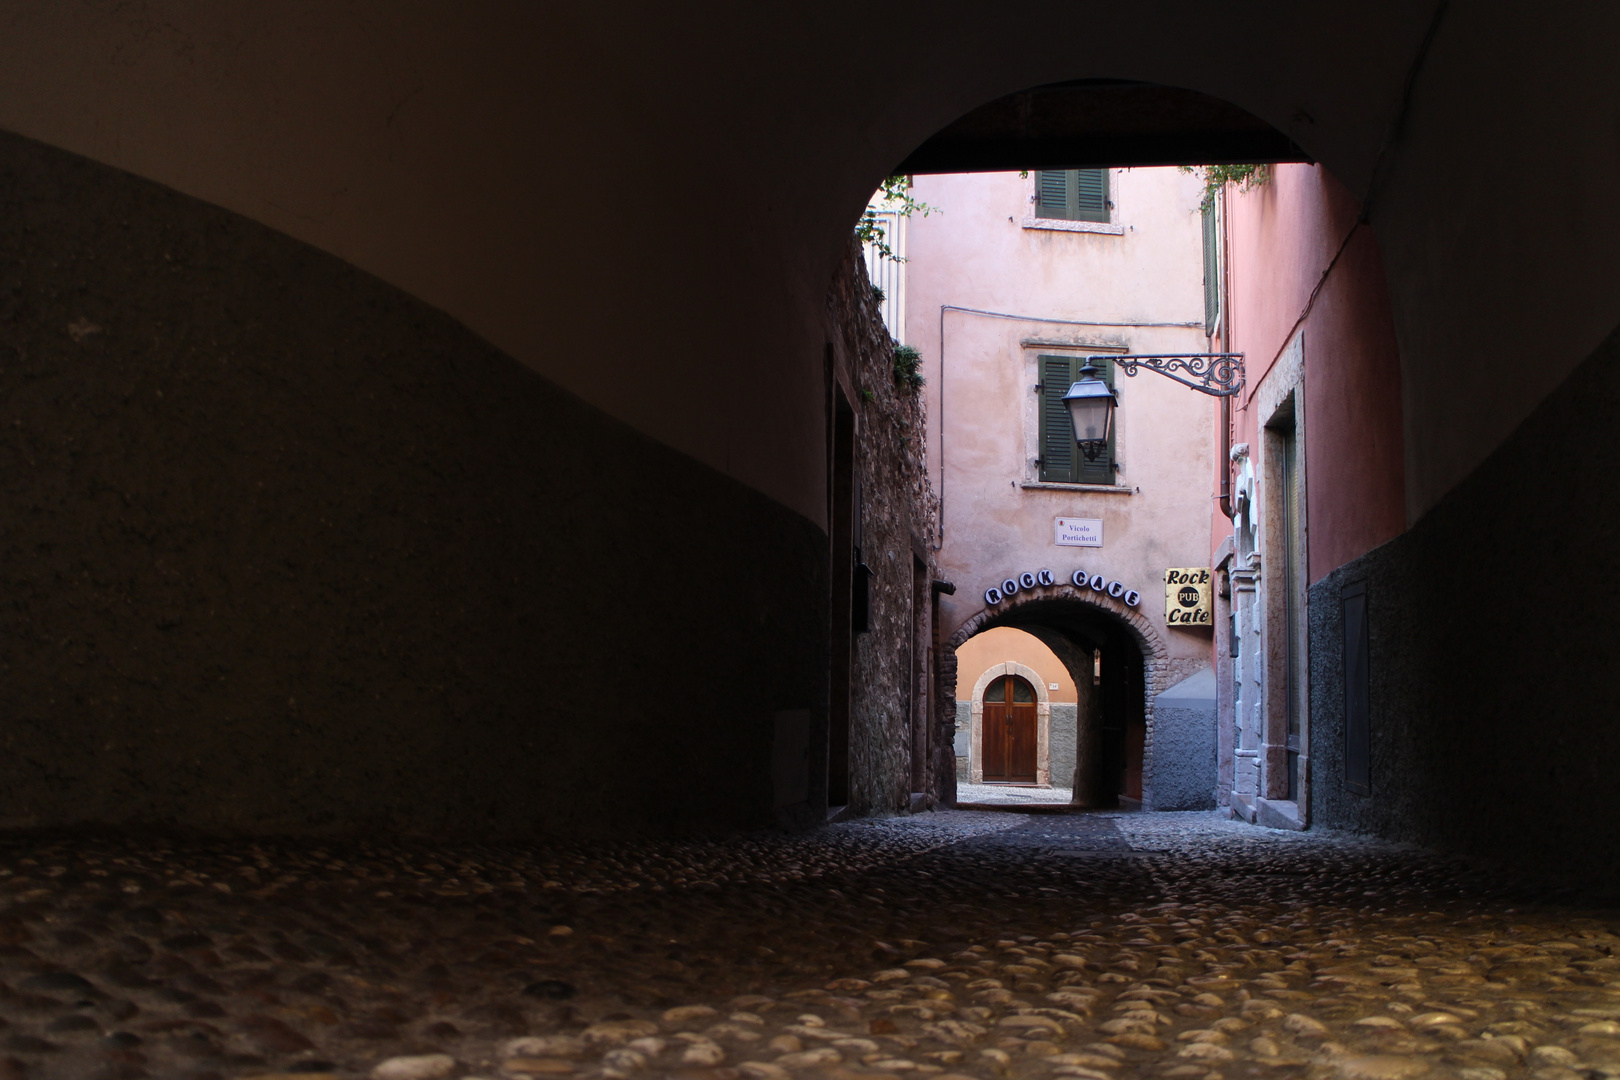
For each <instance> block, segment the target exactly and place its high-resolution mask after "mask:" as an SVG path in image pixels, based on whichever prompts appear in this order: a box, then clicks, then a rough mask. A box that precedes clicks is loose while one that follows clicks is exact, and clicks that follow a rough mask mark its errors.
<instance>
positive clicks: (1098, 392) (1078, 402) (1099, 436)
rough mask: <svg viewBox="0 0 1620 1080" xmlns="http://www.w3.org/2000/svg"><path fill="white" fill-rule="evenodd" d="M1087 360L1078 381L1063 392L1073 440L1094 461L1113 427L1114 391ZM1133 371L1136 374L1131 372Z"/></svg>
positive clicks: (1105, 445) (1106, 442)
mask: <svg viewBox="0 0 1620 1080" xmlns="http://www.w3.org/2000/svg"><path fill="white" fill-rule="evenodd" d="M1099 374H1100V373H1099V372H1098V370H1097V369H1096V368H1095V367H1093V366H1092V363H1091V361H1090V360H1087V361H1086V366H1085V367H1083V368H1081V369H1080V380H1079V381H1078V382H1076V383H1075V384H1074V385H1073V386H1071V387H1069V392H1068V393H1067V394H1064V395H1063V404H1065V405H1067V406H1068V407H1069V419H1070V420H1071V421H1073V423H1074V439H1075V442H1077V443H1079V444H1080V452H1081V453H1082V454H1084V455H1085V456H1086V460H1087V461H1096V460H1097V457H1098V455H1099V454H1102V453H1104V452H1106V451H1107V449H1108V436H1109V435H1110V434H1112V432H1113V428H1114V404H1115V398H1114V391H1113V390H1112V389H1110V388H1109V386H1108V384H1107V383H1105V382H1103V381H1102V379H1100V378H1098V375H1099ZM1132 374H1135V373H1134V372H1133V373H1132Z"/></svg>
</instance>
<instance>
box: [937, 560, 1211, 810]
mask: <svg viewBox="0 0 1620 1080" xmlns="http://www.w3.org/2000/svg"><path fill="white" fill-rule="evenodd" d="M1003 626H1005V627H1012V628H1015V629H1018V630H1022V631H1024V632H1025V633H1028V634H1030V635H1032V636H1034V637H1035V638H1037V639H1039V641H1040V642H1041V643H1042V644H1044V645H1046V646H1047V648H1049V649H1051V651H1052V653H1053V654H1054V655H1055V656H1056V657H1057V658H1058V660H1059V661H1061V662H1062V664H1063V666H1064V668H1065V669H1067V671H1068V672H1069V674H1070V676H1071V678H1072V679H1073V682H1074V687H1075V693H1076V697H1077V703H1076V706H1075V712H1074V721H1073V723H1074V726H1075V731H1074V732H1073V735H1072V737H1073V739H1074V757H1073V761H1074V765H1073V770H1072V774H1071V775H1070V776H1055V775H1054V776H1052V777H1051V782H1052V783H1053V784H1054V785H1055V786H1062V787H1069V786H1071V785H1072V786H1073V791H1074V796H1073V802H1074V803H1075V804H1076V805H1081V806H1095V807H1108V806H1120V805H1123V806H1134V805H1138V804H1141V805H1145V806H1150V805H1151V804H1152V772H1151V755H1150V754H1149V753H1148V752H1147V751H1148V748H1149V747H1150V746H1151V744H1152V730H1153V715H1152V712H1153V696H1154V695H1155V694H1157V693H1159V692H1160V691H1162V690H1164V689H1166V688H1168V687H1169V686H1170V685H1172V684H1174V683H1175V682H1177V681H1178V680H1179V679H1180V678H1182V677H1183V676H1184V675H1186V674H1188V673H1189V672H1187V671H1183V670H1181V669H1182V667H1183V666H1186V664H1185V662H1184V661H1178V660H1175V659H1172V658H1171V656H1170V653H1169V650H1168V648H1167V646H1166V644H1165V642H1164V641H1163V640H1162V639H1161V637H1160V635H1159V633H1158V631H1157V630H1156V629H1155V628H1154V627H1153V626H1152V624H1151V622H1150V621H1149V620H1148V619H1147V618H1146V617H1145V616H1143V615H1142V614H1141V612H1140V611H1139V610H1137V609H1133V608H1130V607H1127V606H1126V605H1125V604H1124V603H1123V602H1122V601H1120V600H1117V599H1114V598H1111V597H1108V596H1106V594H1101V593H1096V592H1094V591H1093V590H1090V589H1079V588H1075V587H1072V586H1069V585H1060V586H1051V587H1047V588H1044V589H1041V590H1040V591H1038V592H1032V593H1028V594H1021V595H1019V596H1018V597H1016V598H1014V599H1010V600H1008V601H1006V602H1004V603H1002V604H999V605H997V606H996V607H993V608H986V609H984V610H983V611H981V612H979V613H978V614H977V615H975V616H973V617H972V618H970V619H968V620H967V621H966V622H965V623H963V624H961V625H960V626H959V627H958V628H957V629H956V631H955V632H954V633H952V634H951V635H949V637H948V639H947V641H946V643H945V644H946V648H945V649H944V650H942V655H941V657H940V669H941V683H942V687H941V689H942V697H944V698H945V699H946V700H947V701H951V700H953V699H954V698H955V697H956V676H957V670H956V665H957V657H956V649H957V648H958V647H960V646H961V645H963V644H965V643H966V642H967V641H968V640H969V639H971V638H973V637H974V636H975V635H977V634H980V633H983V632H985V631H987V630H991V629H994V628H996V627H1003ZM1007 674H1014V673H1010V672H1008V673H1002V674H1000V675H997V673H996V672H995V669H994V668H992V669H991V670H990V671H989V672H986V673H985V675H984V676H981V677H980V679H979V681H980V683H981V684H982V689H983V692H984V693H985V695H986V697H985V700H984V703H983V704H984V708H983V712H984V714H985V716H986V717H989V716H990V715H991V712H992V710H991V707H990V706H991V701H992V700H996V701H997V702H998V703H999V704H1000V705H1001V706H1002V707H1003V708H1005V707H1007V705H1008V704H1009V703H1008V702H1007V700H1006V696H1007V693H1008V688H1009V687H1013V688H1015V687H1016V684H1014V683H1011V682H1001V683H1000V697H999V698H993V696H992V695H993V693H994V689H995V688H996V687H997V681H998V679H1005V678H1006V675H1007ZM1027 681H1028V680H1027V679H1026V682H1027ZM979 690H980V687H975V688H974V703H975V705H977V704H978V701H977V698H978V692H979ZM964 696H966V695H964ZM1031 696H1032V697H1036V698H1037V699H1038V698H1039V696H1040V691H1039V688H1033V687H1032V689H1031ZM974 711H975V712H977V711H978V709H975V710H974ZM997 711H998V713H999V711H1000V710H997ZM1003 724H1005V721H1003ZM975 726H978V725H975ZM984 726H985V727H989V724H988V723H987V724H985V725H984ZM973 736H974V738H975V739H976V740H977V739H980V738H982V737H983V736H982V735H981V733H980V732H979V731H975V732H973ZM1057 737H1058V734H1057V733H1055V732H1054V733H1053V734H1052V736H1051V738H1052V739H1053V740H1055V739H1056V738H1057ZM974 745H975V748H976V749H977V748H978V746H979V744H978V743H977V742H976V743H975V744H974ZM981 760H983V759H982V758H981ZM991 777H992V774H991V772H990V770H989V769H988V768H986V770H985V772H984V782H986V783H990V782H994V781H993V780H992V779H991ZM969 778H970V780H974V779H977V777H974V776H972V775H971V774H970V777H969ZM1002 782H1016V781H1002Z"/></svg>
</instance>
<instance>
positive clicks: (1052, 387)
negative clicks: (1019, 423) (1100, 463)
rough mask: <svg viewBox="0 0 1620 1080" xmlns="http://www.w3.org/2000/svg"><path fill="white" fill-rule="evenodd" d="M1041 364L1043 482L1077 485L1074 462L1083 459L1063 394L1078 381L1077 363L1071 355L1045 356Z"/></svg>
mask: <svg viewBox="0 0 1620 1080" xmlns="http://www.w3.org/2000/svg"><path fill="white" fill-rule="evenodd" d="M1040 364H1041V443H1040V446H1041V479H1042V480H1044V481H1046V482H1048V483H1053V484H1072V483H1074V480H1075V476H1074V462H1075V459H1076V458H1078V457H1081V456H1082V455H1081V454H1080V450H1079V448H1078V447H1077V446H1075V444H1074V425H1073V424H1072V423H1071V422H1070V421H1069V407H1068V406H1067V405H1065V404H1063V395H1064V394H1067V393H1068V392H1069V386H1070V384H1072V383H1073V382H1074V361H1073V359H1072V358H1071V357H1067V356H1043V357H1041V358H1040Z"/></svg>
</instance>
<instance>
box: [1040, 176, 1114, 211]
mask: <svg viewBox="0 0 1620 1080" xmlns="http://www.w3.org/2000/svg"><path fill="white" fill-rule="evenodd" d="M1035 216H1036V217H1043V218H1061V219H1063V220H1065V221H1103V222H1106V221H1107V220H1108V170H1107V169H1038V170H1036V172H1035Z"/></svg>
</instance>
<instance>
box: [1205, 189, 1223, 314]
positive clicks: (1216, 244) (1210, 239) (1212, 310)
mask: <svg viewBox="0 0 1620 1080" xmlns="http://www.w3.org/2000/svg"><path fill="white" fill-rule="evenodd" d="M1220 242H1221V236H1220V231H1219V229H1217V227H1216V221H1215V204H1214V203H1213V202H1212V203H1210V205H1208V206H1206V207H1204V333H1205V335H1213V334H1214V333H1215V324H1216V322H1217V321H1218V320H1219V319H1220V317H1221V249H1220Z"/></svg>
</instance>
